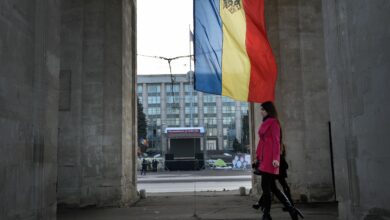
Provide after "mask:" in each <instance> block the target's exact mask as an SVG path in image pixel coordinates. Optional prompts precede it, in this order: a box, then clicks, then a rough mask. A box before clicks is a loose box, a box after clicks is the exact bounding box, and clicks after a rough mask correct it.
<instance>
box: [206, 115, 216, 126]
mask: <svg viewBox="0 0 390 220" xmlns="http://www.w3.org/2000/svg"><path fill="white" fill-rule="evenodd" d="M204 122H205V124H207V125H216V124H217V118H216V117H205V118H204Z"/></svg>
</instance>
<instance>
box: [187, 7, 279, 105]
mask: <svg viewBox="0 0 390 220" xmlns="http://www.w3.org/2000/svg"><path fill="white" fill-rule="evenodd" d="M194 19H195V20H194V23H195V31H194V32H195V36H194V39H195V42H194V44H195V90H198V91H201V92H205V93H211V94H217V95H223V96H229V97H231V98H233V99H235V100H239V101H248V102H265V101H274V97H275V83H276V78H277V66H276V62H275V57H274V55H273V53H272V49H271V46H270V44H269V42H268V39H267V34H266V29H265V22H264V0H194Z"/></svg>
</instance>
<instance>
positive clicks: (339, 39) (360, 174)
mask: <svg viewBox="0 0 390 220" xmlns="http://www.w3.org/2000/svg"><path fill="white" fill-rule="evenodd" d="M322 3H323V18H324V26H325V28H324V30H325V31H324V32H325V43H326V50H325V52H326V63H327V73H328V76H329V79H328V82H329V94H330V95H329V103H330V104H329V109H330V115H331V124H332V138H333V146H334V147H333V149H334V165H335V176H336V195H337V200H338V201H339V218H340V219H346V220H351V219H358V220H360V219H365V220H374V219H387V218H389V216H390V214H389V213H390V205H389V198H390V191H389V190H388V186H389V184H390V175H388V172H387V167H389V166H390V160H389V158H390V150H389V146H390V139H389V138H388V134H389V131H390V117H389V112H390V100H389V98H388V95H387V94H388V91H389V84H390V75H389V73H390V63H389V60H390V43H389V39H390V31H389V25H388V21H389V19H390V14H389V10H390V3H389V2H388V1H369V2H368V1H363V0H342V1H326V0H324V1H322Z"/></svg>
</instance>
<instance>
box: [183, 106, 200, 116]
mask: <svg viewBox="0 0 390 220" xmlns="http://www.w3.org/2000/svg"><path fill="white" fill-rule="evenodd" d="M184 111H185V113H186V114H191V107H190V106H186V107H185V109H184ZM197 113H198V108H197V107H196V106H194V107H192V114H197Z"/></svg>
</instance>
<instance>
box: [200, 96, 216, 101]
mask: <svg viewBox="0 0 390 220" xmlns="http://www.w3.org/2000/svg"><path fill="white" fill-rule="evenodd" d="M216 100H217V99H216V96H215V95H204V96H203V102H208V103H210V102H212V103H216Z"/></svg>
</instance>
